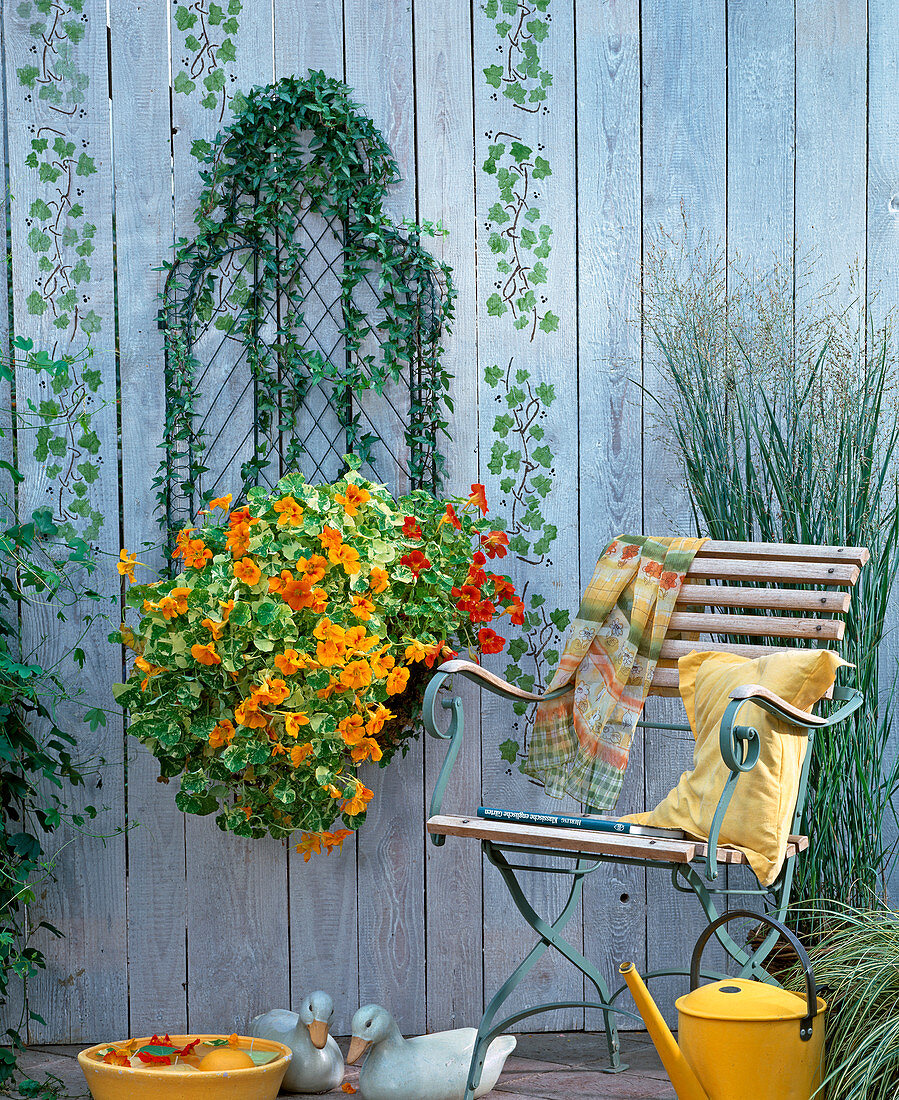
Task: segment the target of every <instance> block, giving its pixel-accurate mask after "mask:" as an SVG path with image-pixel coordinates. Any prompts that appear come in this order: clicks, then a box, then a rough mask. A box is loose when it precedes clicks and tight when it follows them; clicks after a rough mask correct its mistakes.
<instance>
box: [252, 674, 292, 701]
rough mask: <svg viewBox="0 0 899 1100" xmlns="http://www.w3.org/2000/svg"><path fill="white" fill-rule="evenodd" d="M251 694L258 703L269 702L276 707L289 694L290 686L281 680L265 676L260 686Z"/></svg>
mask: <svg viewBox="0 0 899 1100" xmlns="http://www.w3.org/2000/svg"><path fill="white" fill-rule="evenodd" d="M253 694H254V695H255V696H256V698H257V699H258V700H259V702H260V703H270V704H272V705H273V706H276V707H277V706H280V704H281V703H283V702H284V700H285V699H286V698H287V696H288V695H290V688H289V687H288V686H287V684H286V683H285V682H284V681H283V680H280V679H274V680H270V679H269V678H268V677H266V678H265V680H264V681H263V684H262V687H259V688H256V690H255V691H254V692H253Z"/></svg>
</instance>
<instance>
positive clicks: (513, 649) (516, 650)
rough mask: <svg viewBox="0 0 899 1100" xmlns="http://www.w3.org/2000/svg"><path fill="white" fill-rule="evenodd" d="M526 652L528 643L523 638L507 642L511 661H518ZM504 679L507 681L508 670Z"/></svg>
mask: <svg viewBox="0 0 899 1100" xmlns="http://www.w3.org/2000/svg"><path fill="white" fill-rule="evenodd" d="M527 651H528V643H527V641H526V640H525V639H524V638H512V639H511V641H510V642H509V656H510V657H511V658H512V660H513V661H520V660H521V658H522V657H523V656H524V655H525V653H527ZM506 671H507V674H506V679H508V670H506Z"/></svg>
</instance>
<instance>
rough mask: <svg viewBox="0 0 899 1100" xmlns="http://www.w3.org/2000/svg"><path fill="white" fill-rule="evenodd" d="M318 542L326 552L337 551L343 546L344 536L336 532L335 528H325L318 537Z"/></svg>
mask: <svg viewBox="0 0 899 1100" xmlns="http://www.w3.org/2000/svg"><path fill="white" fill-rule="evenodd" d="M318 541H319V542H320V543H321V544H322V546H324V547H325V549H326V550H336V549H337V547H338V546H341V545H343V536H342V535H341V533H340V532H339V531H335V530H334V528H333V527H325V529H324V530H323V531H322V533H321V534H320V535H319V536H318Z"/></svg>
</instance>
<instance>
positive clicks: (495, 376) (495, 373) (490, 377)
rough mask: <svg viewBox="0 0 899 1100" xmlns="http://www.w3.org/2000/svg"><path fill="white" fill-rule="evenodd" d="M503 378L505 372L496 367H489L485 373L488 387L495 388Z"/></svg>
mask: <svg viewBox="0 0 899 1100" xmlns="http://www.w3.org/2000/svg"><path fill="white" fill-rule="evenodd" d="M502 376H503V372H502V371H501V370H500V369H499V367H498V366H496V365H494V366H492V367H487V369H486V370H485V371H484V379H485V381H486V382H487V385H488V386H495V385H496V384H497V382H498V381H499V380H500V378H502Z"/></svg>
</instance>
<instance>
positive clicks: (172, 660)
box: [114, 457, 525, 856]
mask: <svg viewBox="0 0 899 1100" xmlns="http://www.w3.org/2000/svg"><path fill="white" fill-rule="evenodd" d="M355 461H356V460H354V459H353V458H352V457H350V458H348V459H347V462H348V464H349V465H350V470H349V472H348V473H347V474H346V476H345V477H344V478H342V479H341V480H339V481H337V482H334V483H333V484H323V485H310V484H309V483H308V482H307V481H306V480H305V479H304V477H303V475H302V474H299V473H296V474H289V475H287V476H286V477H284V478H282V480H281V481H280V482H279V483H278V485H277V486H276V488H275V489H274V491H266V490H265V489H263V488H252V489H250V490H249V492H248V493H247V496H246V501H245V503H243V504H242V505H241V506H240V507H235V508H231V503H232V501H231V497H230V495H229V496H226V497H220V498H217V499H215V500H211V501H209V503H208V508H207V510H206V511H205V515H206V522H205V524H204V526H203V527H202V528H201V529H196V528H186V529H183V530H182V531H181V532H179V534H178V536H177V539H176V547H175V551H174V556H175V557H176V559H179V560H180V563H181V572H180V573H179V574H178V576H176V577H175V578H174V579H167V580H161V581H156V582H154V583H152V584H144V585H134V586H133V587H132V588H131V589H130V591H129V593H128V603H129V604H130V605H131V607H133V608H134V609H136V610H137V611H139V612H140V613H141V620H140V625H139V626H138V628H137V629H136V630H132V629H131V628H129V627H128V626H123V628H122V631H121V633H120V634H118V635H116V636H114V637H115V640H121V641H123V642H124V643H125V644H126V645H128V646H129V647H130V648H131V649H132V650H134V652H135V653H136V659H135V661H134V666H133V668H132V670H131V674H130V676H129V677H128V680H127V682H126V683H125V684H122V685H117V686H116V688H115V694H116V698H117V699H118V701H119V702H120V703H122V704H123V705H125V706H127V707H128V708H129V711H130V715H131V725H130V731H131V733H132V734H134V736H136V737H137V738H139V739H140V740H141V741H142V742H143V743H144V744H145V745H147V746H148V747H149V748H150V750H151V751H152V752H153V754H154V755H155V756H156V757H157V759H158V760H159V763H160V770H161V775H162V778H163V779H164V780H168V779H170V778H174V777H180V780H181V789H180V791H179V792H178V794H177V795H176V804H177V805H178V807H179V808H180V809H181V810H183V811H185V812H187V813H196V814H210V813H215V814H217V817H216V821H217V823H218V825H219V827H220V828H222V829H223V830H226V831H231V832H234V833H236V834H238V835H240V836H250V837H261V836H264V835H266V834H270V835H272V836H274V837H286V836H288V835H290V834H292V833H294V832H297V831H302V833H303V836H302V838H301V843H300V850H301V851H303V852H304V853H305V855H306V856H308V855H309V854H310V853H311V852H312V851H321V850H322V848H324V849H325V850H326V851H330V850H331V848H332V847H334V846H339V845H340V844H341V843H342V841H343V840H344V839H345V838H346V837H347V836H348V835H349V834H350V832H351V831H352V830H355V829H357V828H358V827H359V825H360V824H361V823H362V821H363V820H364V818H365V814H366V809H367V805H368V802H369V801H370V799H371V798H372V796H373V792H372V791H371V789H370V788H369V787H367V786H366V785H365V783H364V782H363V780H362V779H361V778H360V776H359V774H358V769H359V767H360V766H361V765H362V764H364V763H365V762H366V761H369V760H371V761H374V762H377V763H379V764H380V765H381V766H382V767H384V766H386V765H387V764H388V763H389V761H390V760H391V758H392V757H393V756H394V755H395V754H396V753H397V751H398V750H401V751H403V752H405V751H406V749H407V747H408V742H409V739H410V738H411V737H412V736H413V735H414V734H415V732H416V727H417V718H418V709H419V705H420V701H421V693H422V690H423V687H424V684H425V682H426V680H427V678H428V675H429V671H428V670H429V669H430V668H432V667H433V666H434V664H435V662H439V661H440V660H442V659H445V658H447V657H449V656H453V655H454V651H455V650H456V649H458V648H461V647H468V648H469V649H471V650H474V649H480V650H481V651H482V652H484V653H498V652H500V651H501V650H502V648H503V646H504V643H505V639H504V638H503V637H502V636H501V635H500V634H498V633H497V632H496V631H494V630H493V629H492V627H491V626H490V625H489V624H490V623H491V622H492V621H493V620H494V619H495V618H496V617H497V616H500V615H503V614H508V615H509V616H510V618H511V621H512V622H515V623H519V624H520V623H521V622H522V621H523V616H524V614H525V608H524V605H523V604H522V602H521V601H520V600H519V598H518V596H517V595H516V593H515V589H514V587H513V585H512V583H511V582H510V581H509V579H508V577H506V576H505V575H503V574H498V573H493V572H491V571H490V559H494V558H502V557H504V556H505V554H506V553H507V549H506V547H507V541H508V540H507V536H506V535H505V533H504V532H503V531H498V530H491V529H490V526H491V525H490V523H489V521H488V520H487V519H486V512H487V502H486V500H485V497H484V490H483V486H481V485H473V486H472V492H471V495H470V496H469V497H468V498H467V499H466V498H456V499H450V500H448V501H438V500H436V499H435V498H434V497H433V496H431V495H430V494H429V493H427V492H425V491H424V490H416V491H414V492H412V493H409V494H407V495H405V496H403V497H400V498H399V500H394V499H393V498H392V497H391V496H390V494H389V493H388V492H387V490H386V489H385V488H384V486H382V485H376V484H373V483H372V482H369V481H366V480H365V479H364V478H363V477H362V476H361V475H360V474H359V473H358V470H356V469H354V468H353V465H354V462H355ZM138 564H139V563H138V562H137V561H136V557H135V555H132V554H130V553H128V552H127V551H125V550H123V551H122V555H121V561H120V562H119V572H120V573H122V575H123V576H127V577H129V579H131V580H133V579H134V570H135V567H136V566H137V565H138ZM338 819H340V820H341V821H342V823H343V824H344V825H345V826H346V827H347V828H346V829H337V830H334V828H333V826H334V824H335V822H336V821H337V820H338Z"/></svg>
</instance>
